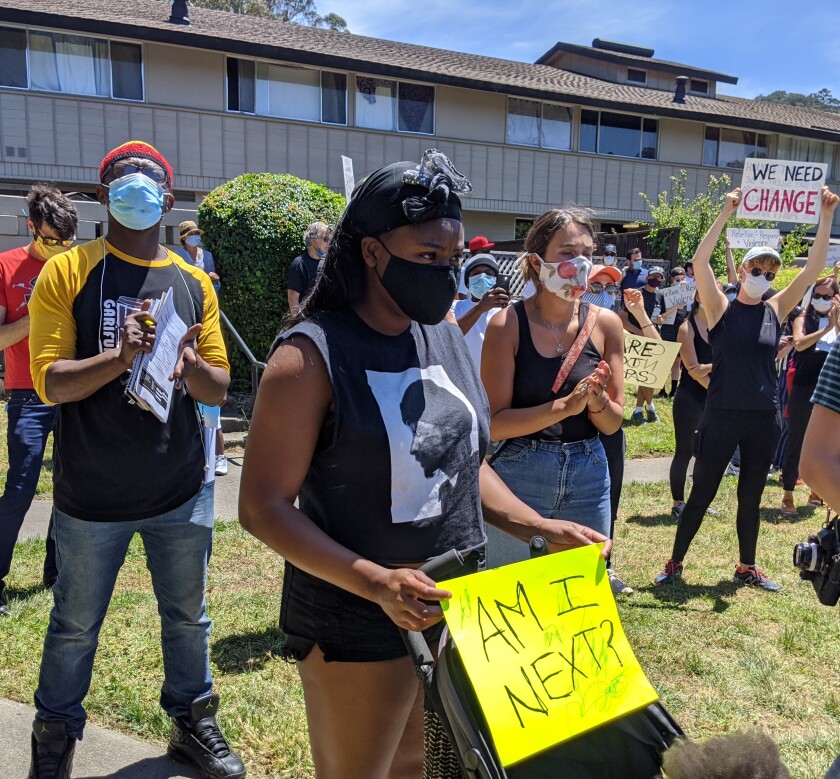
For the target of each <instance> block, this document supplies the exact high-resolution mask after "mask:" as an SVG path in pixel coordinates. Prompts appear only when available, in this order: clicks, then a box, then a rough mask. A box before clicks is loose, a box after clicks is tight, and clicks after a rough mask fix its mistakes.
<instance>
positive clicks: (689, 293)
mask: <svg viewBox="0 0 840 779" xmlns="http://www.w3.org/2000/svg"><path fill="white" fill-rule="evenodd" d="M660 292H662V299H663V300H664V302H665V310H666V311H667V310H668V309H669V308H673V307H674V306H690V305H691V304H692V303H693V302H694V294H695V293H696V292H697V287H696V286H695V285H694V284H673V285H671V286H670V287H665V289H663V290H660ZM676 319H677V312H676V311H674V312H673V313H671V314H670V315H669V316H666V317H665V319H663V320H662V323H663V324H665V325H672V324H674V322H675V321H676Z"/></svg>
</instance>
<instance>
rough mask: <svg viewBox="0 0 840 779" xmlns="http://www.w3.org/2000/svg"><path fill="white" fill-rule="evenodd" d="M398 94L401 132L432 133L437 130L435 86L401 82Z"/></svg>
mask: <svg viewBox="0 0 840 779" xmlns="http://www.w3.org/2000/svg"><path fill="white" fill-rule="evenodd" d="M398 95H399V105H398V108H397V111H398V114H399V123H398V129H399V130H400V132H404V133H424V134H426V135H432V134H433V133H434V131H435V88H434V87H431V86H427V85H426V84H409V83H404V82H400V85H399V90H398Z"/></svg>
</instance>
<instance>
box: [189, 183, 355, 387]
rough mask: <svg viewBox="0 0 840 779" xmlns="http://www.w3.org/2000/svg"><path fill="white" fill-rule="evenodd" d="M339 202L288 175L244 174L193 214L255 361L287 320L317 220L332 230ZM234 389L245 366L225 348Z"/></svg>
mask: <svg viewBox="0 0 840 779" xmlns="http://www.w3.org/2000/svg"><path fill="white" fill-rule="evenodd" d="M344 206H345V201H344V198H343V197H342V196H341V195H338V194H336V193H335V192H332V191H331V190H329V189H328V188H327V187H325V186H324V185H323V184H313V183H312V182H311V181H305V180H304V179H299V178H296V177H295V176H290V175H288V174H275V173H246V174H244V175H242V176H238V177H237V178H235V179H232V180H231V181H228V182H227V183H225V184H222V185H221V186H220V187H217V188H216V189H214V190H213V191H212V192H210V193H209V194H208V195H207V197H205V198H204V200H203V201H202V203H201V205H200V206H199V207H198V224H199V225H200V226H201V229H202V230H204V236H203V239H202V240H203V242H204V245H205V246H206V247H207V248H208V249H209V250H210V251H211V252H212V253H213V256H214V258H215V261H216V269H217V270H218V272H219V274H220V275H221V276H222V278H223V279H224V283H223V284H222V289H221V296H220V297H221V300H220V303H221V306H222V309H223V310H224V312H225V314H227V316H228V317H229V318H230V321H231V323H232V324H233V326H234V327H235V328H236V330H237V332H239V334H240V335H241V336H242V338H243V339H244V340H245V343H247V344H248V346H249V347H250V348H251V351H253V353H254V355H255V356H256V357H257V359H264V358H265V355H266V354H267V353H268V349H269V347H270V346H271V343H272V341H273V340H274V337H275V335H276V334H277V331H278V329H279V327H280V324H281V322H282V321H283V319H284V317H285V316H286V314H287V313H288V311H289V309H288V301H287V298H286V276H287V275H288V272H289V266H290V265H291V263H292V260H293V259H294V258H295V257H296V256H297V255H299V254H300V253H301V252H303V250H304V241H303V234H304V231H305V230H306V228H307V227H308V226H309V225H310V224H311V223H312V222H317V221H322V222H326V223H327V224H329V225H331V226H335V224H336V223H337V222H338V219H339V218H340V216H341V214H342V212H343V211H344ZM229 347H230V348H229V350H228V351H229V357H230V361H231V367H232V370H233V381H234V388H235V389H238V390H244V389H249V388H250V383H249V376H250V373H249V370H250V369H249V365H248V361H247V360H246V358H245V356H244V355H243V354H242V352H241V351H240V350H239V347H237V346H236V345H235V344H230V343H229Z"/></svg>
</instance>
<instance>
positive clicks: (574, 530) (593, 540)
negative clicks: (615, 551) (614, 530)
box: [540, 519, 612, 557]
mask: <svg viewBox="0 0 840 779" xmlns="http://www.w3.org/2000/svg"><path fill="white" fill-rule="evenodd" d="M540 534H541V535H542V536H543V538H545V540H546V541H548V548H549V551H551V552H565V551H566V550H567V549H577V548H578V547H579V546H589V545H590V544H603V545H604V548H603V549H602V550H601V557H609V555H610V550H611V549H612V541H610V539H609V538H607V537H606V536H605V535H602V534H601V533H599V532H598V531H597V530H593V529H592V528H589V527H586V526H585V525H579V524H578V523H577V522H569V521H568V520H566V519H546V520H545V524H544V526H543V527H541V529H540Z"/></svg>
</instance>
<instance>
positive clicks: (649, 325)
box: [642, 322, 656, 330]
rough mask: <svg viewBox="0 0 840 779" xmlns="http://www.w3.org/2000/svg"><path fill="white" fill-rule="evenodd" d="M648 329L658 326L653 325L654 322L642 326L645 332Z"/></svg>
mask: <svg viewBox="0 0 840 779" xmlns="http://www.w3.org/2000/svg"><path fill="white" fill-rule="evenodd" d="M646 327H656V325H655V324H653V322H650V323H649V324H646V325H642V330H644V329H645V328H646Z"/></svg>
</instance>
